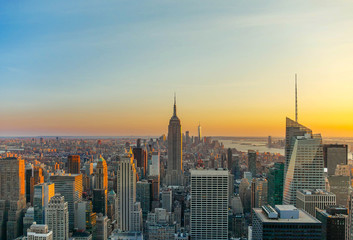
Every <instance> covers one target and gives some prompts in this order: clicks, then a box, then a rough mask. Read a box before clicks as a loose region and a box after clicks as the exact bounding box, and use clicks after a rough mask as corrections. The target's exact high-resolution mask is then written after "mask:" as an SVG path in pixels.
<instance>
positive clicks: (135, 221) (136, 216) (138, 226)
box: [130, 202, 143, 231]
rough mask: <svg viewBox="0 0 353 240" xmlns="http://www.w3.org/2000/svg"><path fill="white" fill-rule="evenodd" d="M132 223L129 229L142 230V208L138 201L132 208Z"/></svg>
mask: <svg viewBox="0 0 353 240" xmlns="http://www.w3.org/2000/svg"><path fill="white" fill-rule="evenodd" d="M131 215H132V217H131V219H132V225H131V230H130V231H142V225H143V222H142V209H141V204H140V203H139V202H135V203H134V205H133V209H132V214H131Z"/></svg>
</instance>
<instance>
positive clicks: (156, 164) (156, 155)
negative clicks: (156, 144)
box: [149, 152, 161, 176]
mask: <svg viewBox="0 0 353 240" xmlns="http://www.w3.org/2000/svg"><path fill="white" fill-rule="evenodd" d="M160 161H161V160H160V152H152V164H151V166H150V172H149V175H150V176H160Z"/></svg>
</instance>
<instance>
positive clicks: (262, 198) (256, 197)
mask: <svg viewBox="0 0 353 240" xmlns="http://www.w3.org/2000/svg"><path fill="white" fill-rule="evenodd" d="M266 204H267V180H266V179H264V178H253V180H252V183H251V208H259V207H262V206H264V205H266Z"/></svg>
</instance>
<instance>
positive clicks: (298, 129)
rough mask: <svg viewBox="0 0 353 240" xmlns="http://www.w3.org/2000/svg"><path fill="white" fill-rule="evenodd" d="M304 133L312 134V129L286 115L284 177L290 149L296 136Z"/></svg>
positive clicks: (290, 154) (290, 155) (290, 156)
mask: <svg viewBox="0 0 353 240" xmlns="http://www.w3.org/2000/svg"><path fill="white" fill-rule="evenodd" d="M305 134H312V131H311V130H310V129H309V128H307V127H304V126H303V125H301V124H299V123H298V122H297V121H293V120H292V119H290V118H288V117H287V118H286V143H285V144H286V145H285V149H284V153H285V160H286V161H285V164H284V177H285V176H286V174H287V169H288V166H289V162H290V160H291V158H292V151H293V147H294V143H295V141H296V137H298V136H304V135H305Z"/></svg>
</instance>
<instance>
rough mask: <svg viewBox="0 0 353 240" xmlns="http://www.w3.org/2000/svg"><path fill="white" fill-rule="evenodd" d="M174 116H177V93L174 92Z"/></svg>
mask: <svg viewBox="0 0 353 240" xmlns="http://www.w3.org/2000/svg"><path fill="white" fill-rule="evenodd" d="M173 116H176V94H175V93H174V112H173Z"/></svg>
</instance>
